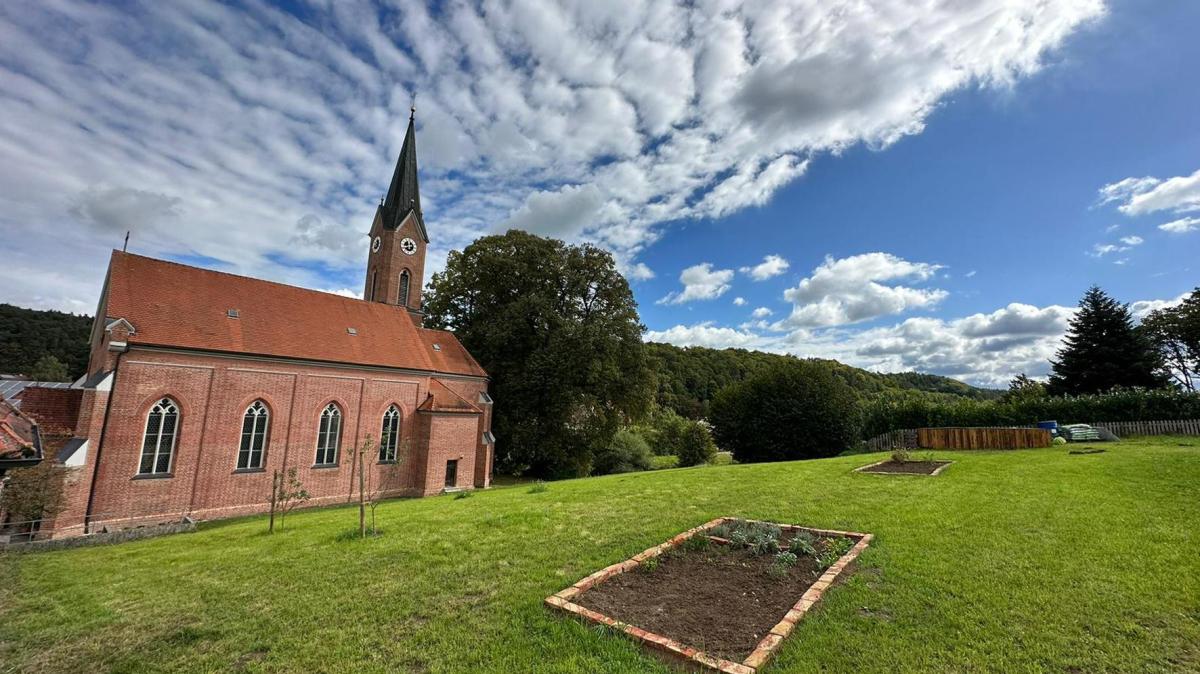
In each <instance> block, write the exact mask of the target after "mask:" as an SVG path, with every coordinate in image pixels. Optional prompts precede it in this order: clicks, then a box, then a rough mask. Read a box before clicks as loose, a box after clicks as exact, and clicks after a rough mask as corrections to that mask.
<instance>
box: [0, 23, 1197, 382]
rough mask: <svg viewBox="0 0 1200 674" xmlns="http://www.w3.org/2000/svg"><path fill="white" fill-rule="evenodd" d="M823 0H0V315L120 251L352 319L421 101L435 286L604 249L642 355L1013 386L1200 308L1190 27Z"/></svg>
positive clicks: (80, 290) (97, 271) (38, 300)
mask: <svg viewBox="0 0 1200 674" xmlns="http://www.w3.org/2000/svg"><path fill="white" fill-rule="evenodd" d="M812 4H813V3H802V2H794V3H793V2H786V1H781V2H777V3H770V5H769V6H767V5H765V4H763V3H748V4H746V5H744V6H743V5H742V4H741V3H738V2H734V1H732V0H730V1H724V0H712V1H711V2H697V3H695V4H694V6H689V7H686V8H684V7H675V6H671V5H666V4H661V3H644V4H643V3H636V2H631V3H612V4H609V3H605V2H578V3H575V2H563V3H545V2H540V1H538V0H522V1H521V2H511V3H496V4H488V5H487V6H477V5H474V4H471V3H466V2H463V3H444V4H439V5H438V6H435V7H426V6H424V5H421V4H419V3H417V2H410V1H409V0H394V1H393V2H388V3H386V4H384V5H380V4H375V3H369V2H350V1H346V2H338V3H326V2H320V1H316V0H314V1H312V2H305V3H297V4H291V5H288V6H278V7H276V6H271V5H269V4H260V3H246V4H244V5H225V4H210V3H205V2H195V3H188V4H183V3H125V4H120V5H116V6H91V5H86V4H77V3H73V2H63V3H58V4H54V5H51V4H39V5H36V6H35V5H22V6H17V3H11V4H10V3H6V4H4V5H0V116H2V117H3V118H4V119H5V120H6V123H5V124H4V125H3V128H0V232H3V234H4V238H5V240H6V241H7V242H9V246H10V248H11V254H10V255H9V256H8V258H7V259H8V260H9V263H8V264H6V265H5V266H4V267H3V268H0V301H7V302H13V303H17V304H22V305H26V306H38V307H53V308H60V309H66V310H73V311H85V312H91V311H92V310H93V307H94V305H95V301H96V298H97V296H98V293H99V287H100V279H101V278H102V275H103V271H104V266H105V264H106V261H107V253H106V251H107V249H108V248H111V247H114V246H119V244H120V239H121V237H122V236H123V234H124V231H125V230H126V229H132V230H133V232H134V234H133V237H132V243H131V250H133V251H135V252H142V253H146V254H150V255H156V256H162V257H169V258H172V259H178V260H183V261H188V262H189V263H193V264H200V265H203V266H209V267H213V268H221V269H227V270H231V271H236V272H238V273H245V274H250V275H254V276H260V277H265V278H271V279H275V280H280V281H284V282H289V283H295V284H298V285H304V286H307V287H312V288H317V289H322V290H328V291H335V292H343V293H348V294H353V293H355V292H357V291H358V290H359V289H360V287H361V283H362V281H361V274H362V271H361V270H362V262H363V259H364V258H365V254H366V239H365V236H364V233H365V231H366V229H367V228H368V226H369V224H370V218H371V215H372V210H373V207H374V204H375V203H376V202H377V200H378V198H379V195H380V194H381V193H382V192H383V191H384V190H386V181H387V180H388V177H389V176H390V172H391V164H392V162H393V161H394V158H395V154H396V152H397V151H398V149H399V144H400V141H401V138H402V134H403V129H404V124H405V122H406V121H407V115H406V112H407V107H408V102H409V99H410V96H411V94H412V92H413V90H416V91H417V92H418V108H419V113H418V151H419V155H420V161H421V165H422V190H423V195H422V196H423V205H424V206H425V208H426V220H427V222H428V223H429V228H430V236H431V238H432V239H433V241H432V246H433V248H432V250H431V267H432V268H433V269H434V270H436V269H438V268H440V267H441V265H442V264H443V261H444V259H445V255H446V252H447V251H448V250H450V249H454V248H461V247H462V246H464V245H467V244H468V243H469V242H470V241H471V240H473V239H474V238H475V237H477V236H479V235H481V234H486V233H490V232H496V231H502V230H503V229H504V228H506V227H521V228H525V229H529V230H531V231H535V232H537V233H541V234H546V235H551V236H558V237H560V238H564V239H567V240H570V241H588V242H592V243H596V244H598V245H601V246H604V247H606V248H608V249H609V250H611V251H613V253H614V255H615V256H616V258H617V260H618V262H619V264H620V265H621V267H622V269H623V270H625V271H626V273H627V276H629V278H630V279H631V283H632V285H633V288H634V293H635V295H636V297H637V299H638V302H639V304H640V306H641V310H642V317H643V322H644V323H645V324H646V325H647V327H648V330H649V332H648V334H647V338H648V339H654V340H659V341H671V342H674V343H677V344H684V345H687V344H699V345H706V346H718V347H720V346H741V347H746V348H758V349H764V350H770V351H778V352H789V353H795V354H797V355H802V356H820V357H830V358H837V359H839V360H842V361H845V362H849V363H853V364H855V365H860V366H864V367H869V368H872V369H878V370H887V371H895V370H907V369H916V370H921V371H927V372H935V373H939V374H947V375H950V376H955V377H958V378H960V379H963V380H965V381H970V382H973V383H979V384H984V385H998V386H999V385H1003V383H1004V382H1005V381H1007V380H1008V379H1009V378H1011V377H1012V376H1013V375H1015V374H1016V373H1018V372H1028V373H1029V374H1032V375H1039V376H1040V375H1044V374H1045V373H1046V370H1047V359H1048V358H1049V357H1050V356H1051V355H1052V354H1053V352H1054V350H1055V348H1056V347H1057V344H1058V341H1059V339H1060V337H1061V334H1062V331H1063V330H1064V328H1065V325H1066V321H1067V320H1068V319H1069V317H1070V313H1071V308H1072V307H1073V305H1074V303H1075V301H1076V300H1077V299H1078V297H1079V295H1081V294H1082V292H1083V291H1084V290H1085V289H1086V288H1087V286H1088V285H1090V284H1092V283H1098V284H1100V285H1101V286H1103V287H1104V288H1105V289H1107V290H1109V291H1110V292H1111V293H1112V294H1114V295H1115V296H1116V297H1118V298H1120V299H1122V300H1123V301H1127V302H1131V303H1134V308H1135V310H1136V311H1138V312H1141V311H1145V310H1147V309H1148V308H1152V307H1155V306H1161V305H1163V304H1164V303H1168V302H1171V301H1174V300H1176V299H1177V298H1178V297H1179V296H1180V295H1181V294H1183V293H1184V292H1186V291H1188V290H1190V289H1191V287H1193V286H1195V285H1197V280H1196V279H1197V278H1200V275H1198V274H1197V263H1196V253H1197V252H1198V251H1200V130H1198V125H1197V123H1196V121H1195V119H1196V110H1198V109H1200V87H1197V86H1195V64H1196V63H1200V41H1197V40H1196V39H1195V34H1196V32H1197V29H1200V5H1197V3H1193V2H1185V1H1183V0H1178V1H1175V2H1158V3H1144V2H1132V1H1124V0H1111V1H1110V2H1101V0H1058V1H1056V2H1040V1H1039V0H1027V1H1021V0H1017V1H1014V2H995V1H989V0H975V1H966V2H946V3H932V4H930V3H912V2H908V1H907V0H881V1H880V2H877V3H871V7H869V8H864V7H861V6H859V7H855V8H853V9H850V10H846V11H835V10H834V9H832V8H831V7H832V6H831V5H828V4H820V3H818V4H819V5H820V6H819V7H816V8H814V7H812V6H811V5H812ZM917 4H919V5H920V8H919V9H918V8H917V7H916V5H917Z"/></svg>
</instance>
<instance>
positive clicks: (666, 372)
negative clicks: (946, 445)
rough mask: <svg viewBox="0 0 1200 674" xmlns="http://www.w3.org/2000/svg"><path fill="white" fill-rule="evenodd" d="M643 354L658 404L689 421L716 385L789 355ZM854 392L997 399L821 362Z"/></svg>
mask: <svg viewBox="0 0 1200 674" xmlns="http://www.w3.org/2000/svg"><path fill="white" fill-rule="evenodd" d="M646 348H647V355H648V357H649V359H650V361H651V362H652V363H653V367H654V370H655V371H656V373H657V375H658V403H659V404H660V405H662V406H664V407H670V408H671V409H674V410H675V411H676V412H678V413H679V414H681V415H683V416H686V417H691V418H693V419H697V418H702V417H705V416H707V414H708V403H709V401H711V400H712V398H713V396H714V395H716V393H717V391H719V390H721V388H722V387H724V386H726V385H728V384H731V383H733V382H737V381H741V380H742V379H745V378H746V377H748V376H750V375H752V374H754V373H756V372H758V371H760V370H763V369H766V368H769V367H772V366H773V365H774V364H776V363H779V362H781V361H783V360H786V359H790V358H795V357H794V356H785V355H779V354H773V353H763V352H761V351H746V350H744V349H709V348H705V347H701V346H692V347H678V346H673V345H671V344H659V343H649V344H647V345H646ZM821 362H823V363H825V364H827V365H828V366H829V367H830V368H832V369H833V370H834V372H835V374H837V376H838V377H840V378H842V379H843V380H844V381H845V382H846V383H847V384H849V385H850V386H851V387H852V388H854V389H855V390H856V391H859V392H860V393H863V394H865V395H872V394H878V393H885V392H887V391H898V390H915V391H924V392H928V393H933V394H946V395H954V396H961V397H966V398H975V399H981V400H984V399H991V398H998V397H999V396H1000V394H1001V393H1002V392H1001V391H997V390H992V389H981V388H976V387H974V386H970V385H968V384H964V383H963V382H961V381H958V380H956V379H950V378H949V377H941V376H938V375H933V374H920V373H917V372H900V373H895V374H879V373H875V372H868V371H866V370H863V369H860V368H857V367H851V366H849V365H845V364H842V363H839V362H837V361H834V360H824V361H821Z"/></svg>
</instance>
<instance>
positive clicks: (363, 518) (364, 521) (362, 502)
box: [358, 449, 367, 538]
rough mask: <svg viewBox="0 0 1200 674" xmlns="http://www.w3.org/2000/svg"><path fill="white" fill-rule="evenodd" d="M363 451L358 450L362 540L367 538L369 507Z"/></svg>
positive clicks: (359, 509)
mask: <svg viewBox="0 0 1200 674" xmlns="http://www.w3.org/2000/svg"><path fill="white" fill-rule="evenodd" d="M363 458H364V457H363V450H361V449H360V450H358V535H359V536H360V537H362V538H366V537H367V510H366V508H367V505H366V499H365V496H366V494H365V492H364V487H363V473H364V472H365V469H364V466H363V463H364V462H363Z"/></svg>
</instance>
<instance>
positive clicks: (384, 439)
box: [379, 405, 400, 463]
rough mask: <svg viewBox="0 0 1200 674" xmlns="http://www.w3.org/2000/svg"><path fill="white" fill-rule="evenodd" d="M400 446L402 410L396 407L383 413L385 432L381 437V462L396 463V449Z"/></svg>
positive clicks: (383, 431)
mask: <svg viewBox="0 0 1200 674" xmlns="http://www.w3.org/2000/svg"><path fill="white" fill-rule="evenodd" d="M399 445H400V410H398V409H396V406H395V405H392V406H390V407H388V408H387V411H386V412H384V413H383V430H382V431H381V432H380V435H379V461H380V462H382V463H395V461H396V448H397V447H399Z"/></svg>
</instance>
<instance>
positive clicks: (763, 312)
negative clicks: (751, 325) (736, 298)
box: [750, 307, 775, 318]
mask: <svg viewBox="0 0 1200 674" xmlns="http://www.w3.org/2000/svg"><path fill="white" fill-rule="evenodd" d="M773 313H775V312H774V311H771V310H770V309H768V308H766V307H759V308H757V309H755V310H754V311H752V312H750V315H751V316H753V317H755V318H766V317H767V316H770V315H771V314H773Z"/></svg>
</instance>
